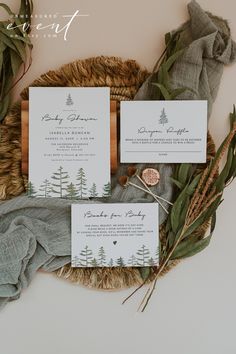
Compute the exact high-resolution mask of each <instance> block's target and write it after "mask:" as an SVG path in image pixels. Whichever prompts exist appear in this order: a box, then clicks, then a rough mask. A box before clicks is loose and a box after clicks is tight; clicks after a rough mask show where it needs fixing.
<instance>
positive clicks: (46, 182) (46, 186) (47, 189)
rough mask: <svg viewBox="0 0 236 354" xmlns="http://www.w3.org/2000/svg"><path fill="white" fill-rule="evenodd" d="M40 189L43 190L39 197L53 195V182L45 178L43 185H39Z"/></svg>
mask: <svg viewBox="0 0 236 354" xmlns="http://www.w3.org/2000/svg"><path fill="white" fill-rule="evenodd" d="M39 191H40V192H41V193H40V194H39V197H44V198H48V197H50V196H51V191H52V188H51V183H50V182H49V180H48V179H45V180H44V181H43V183H42V184H41V186H40V187H39Z"/></svg>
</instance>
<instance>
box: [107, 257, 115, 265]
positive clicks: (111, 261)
mask: <svg viewBox="0 0 236 354" xmlns="http://www.w3.org/2000/svg"><path fill="white" fill-rule="evenodd" d="M108 265H109V267H114V262H113V259H112V258H111V259H110V261H109V263H108Z"/></svg>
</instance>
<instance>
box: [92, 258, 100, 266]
mask: <svg viewBox="0 0 236 354" xmlns="http://www.w3.org/2000/svg"><path fill="white" fill-rule="evenodd" d="M91 266H92V267H98V266H99V264H98V261H97V260H96V258H93V259H92V260H91Z"/></svg>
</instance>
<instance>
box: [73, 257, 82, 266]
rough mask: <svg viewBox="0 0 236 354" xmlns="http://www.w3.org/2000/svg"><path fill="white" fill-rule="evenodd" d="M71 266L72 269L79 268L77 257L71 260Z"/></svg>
mask: <svg viewBox="0 0 236 354" xmlns="http://www.w3.org/2000/svg"><path fill="white" fill-rule="evenodd" d="M71 265H72V267H79V266H80V261H79V257H78V256H75V257H74V258H73V259H72V260H71Z"/></svg>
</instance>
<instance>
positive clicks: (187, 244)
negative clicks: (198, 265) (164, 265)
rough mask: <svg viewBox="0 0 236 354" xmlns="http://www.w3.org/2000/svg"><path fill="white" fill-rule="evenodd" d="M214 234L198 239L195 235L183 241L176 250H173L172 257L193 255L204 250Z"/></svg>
mask: <svg viewBox="0 0 236 354" xmlns="http://www.w3.org/2000/svg"><path fill="white" fill-rule="evenodd" d="M211 237H212V234H211V235H209V236H207V237H205V238H203V239H201V240H198V241H196V240H195V239H194V238H193V237H192V238H187V239H185V240H184V241H182V242H181V243H180V244H179V246H178V247H177V248H176V250H175V251H174V252H173V254H172V256H171V259H179V258H187V257H192V256H194V255H195V254H197V253H199V252H201V251H203V250H204V249H205V248H206V247H207V246H208V245H209V243H210V241H211Z"/></svg>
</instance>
